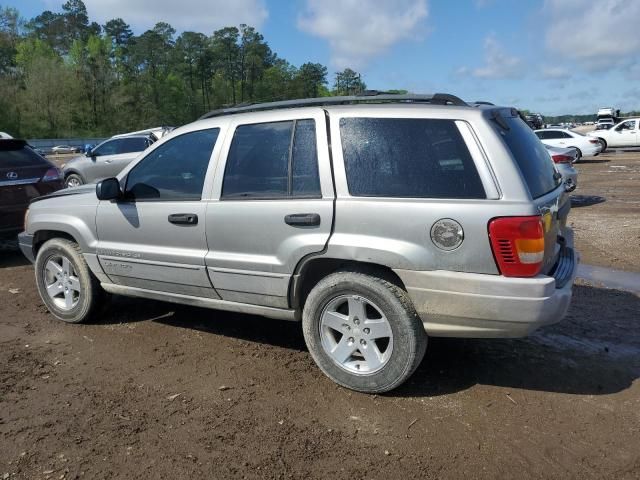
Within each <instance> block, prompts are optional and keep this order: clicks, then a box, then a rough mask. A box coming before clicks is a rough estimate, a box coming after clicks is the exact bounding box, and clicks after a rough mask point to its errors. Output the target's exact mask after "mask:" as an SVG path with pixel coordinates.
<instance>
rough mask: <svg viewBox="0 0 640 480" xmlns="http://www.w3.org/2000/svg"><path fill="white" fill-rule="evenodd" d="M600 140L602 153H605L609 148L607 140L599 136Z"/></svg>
mask: <svg viewBox="0 0 640 480" xmlns="http://www.w3.org/2000/svg"><path fill="white" fill-rule="evenodd" d="M598 141H599V142H600V145H602V149H601V150H600V153H604V151H605V150H606V149H607V142H606V141H605V140H604V138H599V139H598Z"/></svg>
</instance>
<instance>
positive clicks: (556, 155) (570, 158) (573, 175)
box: [545, 145, 579, 192]
mask: <svg viewBox="0 0 640 480" xmlns="http://www.w3.org/2000/svg"><path fill="white" fill-rule="evenodd" d="M545 148H546V149H547V151H548V152H549V156H550V157H551V160H553V163H554V164H555V166H556V169H557V170H558V172H560V175H562V181H563V182H564V185H565V190H566V191H567V192H573V191H574V190H575V189H576V187H577V186H578V172H577V171H576V169H575V168H573V164H574V163H576V162H577V161H578V159H579V155H578V152H577V150H576V149H575V148H558V147H552V146H551V145H545Z"/></svg>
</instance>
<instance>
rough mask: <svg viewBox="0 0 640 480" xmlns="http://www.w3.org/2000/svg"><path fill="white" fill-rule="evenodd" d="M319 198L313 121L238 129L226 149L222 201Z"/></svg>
mask: <svg viewBox="0 0 640 480" xmlns="http://www.w3.org/2000/svg"><path fill="white" fill-rule="evenodd" d="M293 196H296V197H319V196H321V195H320V178H319V175H318V153H317V147H316V132H315V121H314V120H311V119H304V120H290V121H284V122H270V123H258V124H251V125H240V126H238V127H237V128H236V131H235V133H234V136H233V141H232V143H231V148H230V149H229V155H228V157H227V163H226V167H225V173H224V181H223V184H222V198H226V199H239V198H254V199H255V198H264V199H268V198H287V197H293Z"/></svg>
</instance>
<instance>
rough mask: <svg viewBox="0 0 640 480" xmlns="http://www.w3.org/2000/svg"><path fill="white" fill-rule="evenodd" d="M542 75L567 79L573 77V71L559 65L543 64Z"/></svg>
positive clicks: (552, 78)
mask: <svg viewBox="0 0 640 480" xmlns="http://www.w3.org/2000/svg"><path fill="white" fill-rule="evenodd" d="M542 76H543V77H544V78H547V79H551V80H567V79H569V78H571V72H570V71H569V69H568V68H566V67H562V66H559V65H543V66H542Z"/></svg>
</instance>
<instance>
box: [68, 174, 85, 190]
mask: <svg viewBox="0 0 640 480" xmlns="http://www.w3.org/2000/svg"><path fill="white" fill-rule="evenodd" d="M83 184H84V180H82V177H81V176H80V175H77V174H75V173H72V174H71V175H69V176H68V177H67V178H65V180H64V185H65V187H67V188H70V187H79V186H80V185H83Z"/></svg>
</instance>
